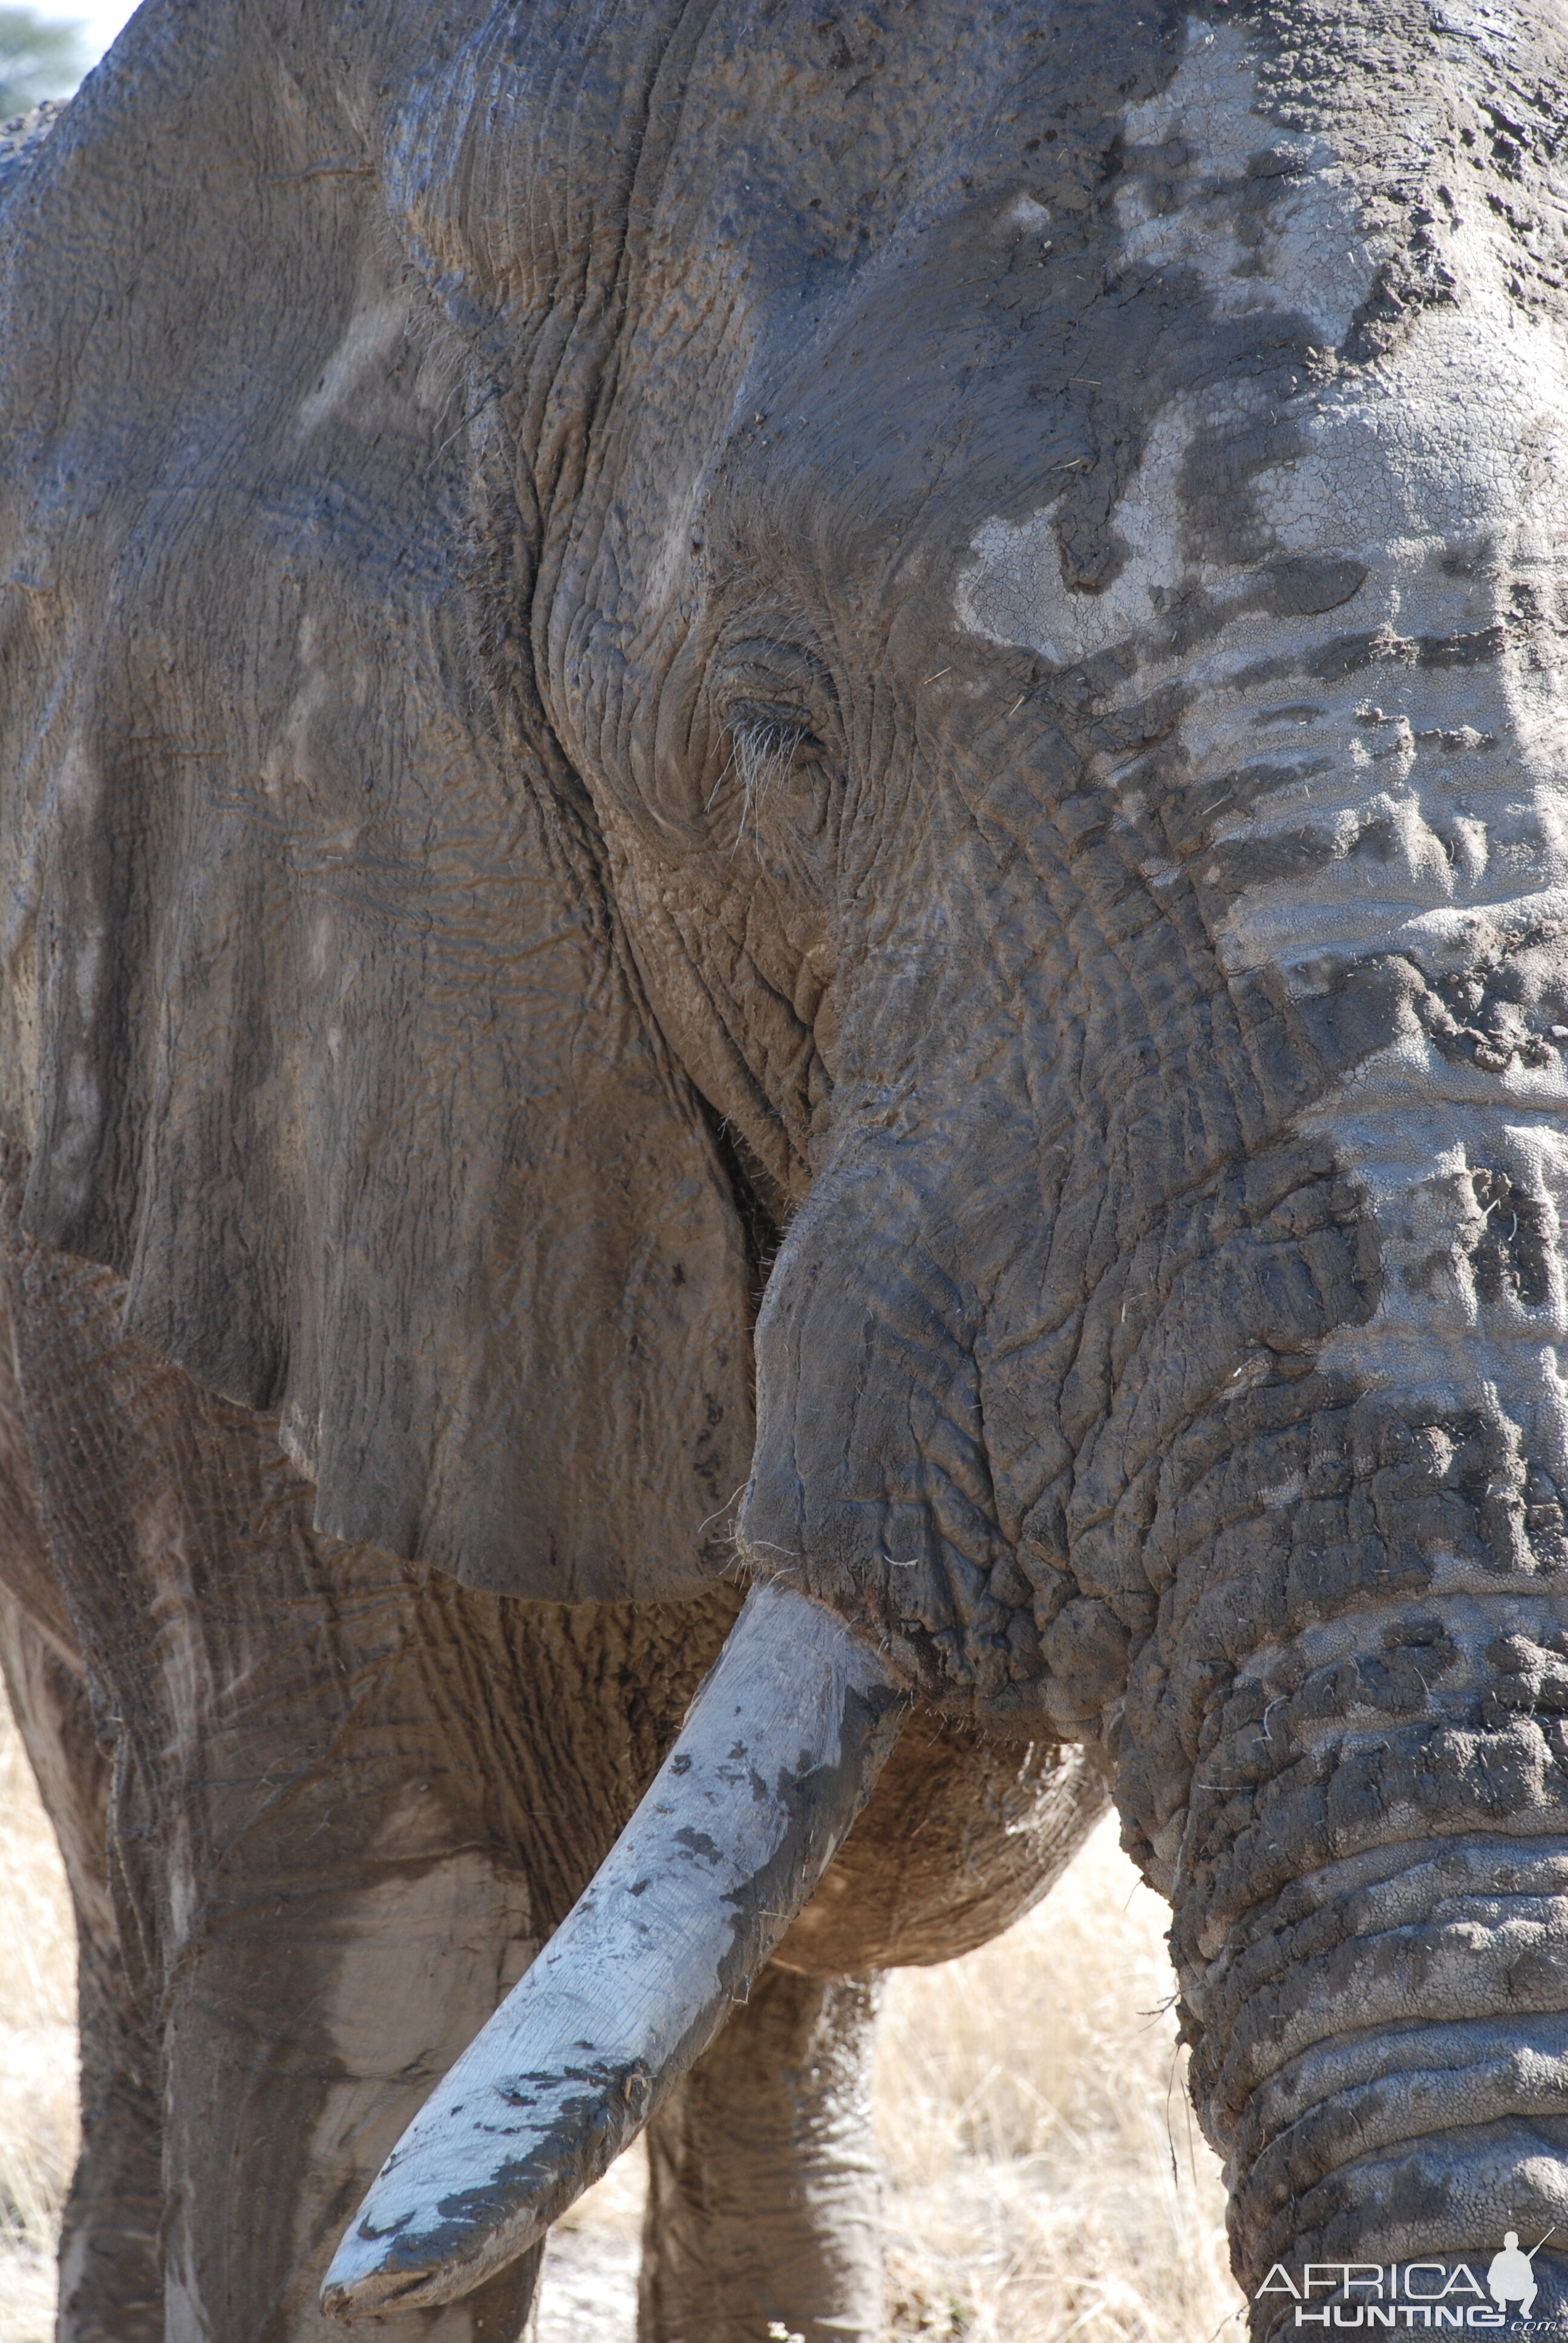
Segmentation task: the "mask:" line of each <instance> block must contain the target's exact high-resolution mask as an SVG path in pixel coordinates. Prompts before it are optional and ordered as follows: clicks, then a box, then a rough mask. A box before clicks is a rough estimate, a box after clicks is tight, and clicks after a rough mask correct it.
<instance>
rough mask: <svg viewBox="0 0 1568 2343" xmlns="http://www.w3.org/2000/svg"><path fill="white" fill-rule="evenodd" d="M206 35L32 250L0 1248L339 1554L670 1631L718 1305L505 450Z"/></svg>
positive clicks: (739, 1279)
mask: <svg viewBox="0 0 1568 2343" xmlns="http://www.w3.org/2000/svg"><path fill="white" fill-rule="evenodd" d="M193 22H194V20H193V19H191V17H190V15H189V12H188V11H186V12H175V11H172V10H171V11H167V12H160V11H158V10H156V9H154V10H148V11H144V16H143V18H141V19H138V23H137V26H136V28H133V32H132V34H131V35H127V36H126V42H123V43H122V45H121V51H120V52H117V53H116V65H117V72H116V73H112V74H110V75H107V76H95V82H94V85H93V86H92V87H91V88H90V89H89V91H88V92H87V93H86V95H85V97H84V98H83V99H80V100H78V101H77V104H76V106H75V107H73V108H72V110H71V113H70V115H69V116H66V117H65V120H64V121H63V122H62V123H61V124H60V125H59V126H57V127H56V129H55V131H54V132H53V133H52V134H51V136H50V137H49V139H48V140H47V141H46V142H45V146H44V148H43V150H42V152H41V155H40V158H39V160H38V161H37V163H36V164H35V165H34V166H33V167H32V170H31V172H30V175H29V177H28V180H27V183H26V185H25V186H24V187H23V188H22V190H21V191H20V193H19V194H18V195H16V196H14V197H13V198H12V201H11V205H10V213H11V223H10V224H11V226H12V227H13V229H14V231H15V240H14V244H13V258H12V262H11V266H10V270H9V275H8V280H7V282H6V285H5V290H4V294H3V296H0V314H3V316H4V325H3V329H0V330H3V341H4V349H5V356H4V357H3V358H0V366H3V367H4V375H5V379H4V381H3V383H0V398H3V401H4V404H3V407H0V412H5V414H7V415H8V416H9V417H11V418H12V425H11V436H12V447H11V454H10V457H9V459H8V462H7V465H6V467H5V475H6V478H5V488H4V491H3V493H4V498H5V507H6V510H5V516H4V533H5V547H4V552H3V556H0V575H4V576H5V578H7V579H8V580H9V581H10V583H11V584H12V585H13V586H14V587H15V588H16V589H17V590H15V591H14V592H12V593H10V594H8V595H7V596H6V597H5V606H6V607H5V640H4V644H3V646H0V658H3V659H4V664H5V670H6V673H5V690H6V707H7V709H8V713H7V715H6V717H5V729H4V737H3V740H0V749H3V753H4V759H5V770H4V780H3V784H0V787H3V799H0V854H3V856H4V866H5V867H4V887H5V904H6V907H7V919H6V925H5V955H6V979H5V980H6V986H7V991H8V996H9V998H8V1001H7V1003H6V1006H5V1012H4V1015H5V1024H4V1033H3V1050H0V1056H3V1059H4V1065H3V1075H4V1099H5V1113H6V1116H7V1118H8V1120H9V1121H10V1122H11V1125H12V1128H13V1129H14V1130H15V1131H18V1132H19V1133H23V1134H25V1135H26V1136H27V1138H28V1139H29V1141H30V1143H31V1147H32V1154H33V1173H32V1178H31V1182H30V1185H29V1189H28V1192H27V1198H26V1203H25V1212H24V1225H25V1228H26V1230H27V1231H28V1232H29V1233H31V1234H32V1235H34V1236H35V1237H37V1238H39V1239H40V1240H42V1241H43V1242H46V1243H48V1244H50V1245H54V1246H57V1247H60V1248H62V1249H64V1250H65V1251H68V1252H76V1253H80V1254H83V1255H85V1256H86V1257H87V1258H89V1259H91V1260H95V1261H98V1262H104V1263H106V1264H107V1265H109V1266H110V1267H112V1268H114V1269H116V1270H117V1271H118V1272H120V1273H121V1274H122V1275H124V1276H125V1277H126V1280H127V1282H128V1301H127V1305H126V1317H127V1324H128V1327H129V1328H130V1329H131V1330H132V1331H134V1332H136V1333H137V1334H139V1335H140V1336H141V1337H142V1338H143V1339H144V1340H146V1341H147V1342H152V1343H154V1344H156V1347H157V1348H158V1349H160V1350H161V1351H162V1352H164V1353H166V1355H167V1356H168V1357H170V1358H171V1359H173V1360H176V1361H177V1362H178V1363H180V1364H181V1365H182V1366H184V1367H185V1368H186V1369H187V1370H188V1371H189V1372H190V1373H192V1374H194V1375H196V1377H198V1378H199V1379H200V1380H202V1381H204V1382H206V1383H208V1384H210V1385H212V1386H214V1387H215V1388H216V1389H217V1390H218V1391H219V1392H221V1393H224V1394H226V1396H228V1397H230V1398H233V1399H236V1400H238V1401H241V1402H244V1403H246V1404H249V1405H252V1406H255V1407H258V1408H266V1409H276V1410H277V1411H278V1412H279V1413H280V1415H281V1418H282V1421H283V1425H284V1430H285V1436H286V1440H287V1441H288V1443H290V1446H291V1448H292V1450H293V1451H294V1453H296V1454H297V1458H298V1461H299V1462H300V1463H301V1464H302V1466H303V1468H304V1469H305V1470H307V1472H308V1473H311V1475H312V1476H313V1477H314V1478H315V1480H316V1482H317V1493H318V1504H317V1522H318V1525H319V1526H320V1527H321V1528H322V1529H323V1530H325V1531H327V1532H329V1533H330V1534H333V1535H335V1536H337V1537H341V1538H345V1539H364V1540H369V1541H372V1542H374V1543H376V1544H379V1545H382V1546H386V1547H388V1548H390V1549H391V1550H393V1551H394V1552H396V1553H397V1554H404V1555H407V1556H409V1557H411V1558H417V1559H422V1560H427V1561H429V1562H432V1563H435V1564H439V1565H441V1566H443V1567H445V1568H447V1569H448V1570H451V1571H453V1572H455V1573H456V1574H457V1575H458V1576H460V1577H462V1578H464V1579H465V1580H467V1582H468V1583H469V1584H472V1585H478V1586H484V1587H488V1588H492V1589H496V1590H498V1591H503V1592H506V1593H510V1594H523V1595H528V1596H534V1597H540V1598H548V1599H573V1600H576V1599H586V1598H598V1599H606V1600H611V1599H626V1598H633V1597H636V1598H648V1597H653V1596H663V1595H673V1594H684V1593H689V1592H691V1591H693V1590H694V1589H695V1588H696V1587H697V1586H698V1585H699V1584H700V1583H702V1581H703V1579H704V1578H705V1577H706V1576H708V1575H710V1574H711V1571H712V1569H713V1568H714V1567H715V1566H717V1565H718V1564H719V1563H720V1562H721V1561H722V1558H723V1555H722V1552H721V1550H720V1548H719V1545H718V1543H717V1539H716V1536H715V1533H714V1529H713V1527H712V1526H711V1517H712V1516H714V1515H715V1514H717V1513H720V1512H721V1511H722V1509H723V1508H724V1507H725V1505H726V1503H727V1501H728V1500H729V1497H730V1496H731V1495H732V1494H733V1493H735V1491H736V1490H737V1487H738V1484H739V1483H741V1482H743V1481H744V1479H745V1477H746V1473H747V1471H748V1469H749V1456H750V1444H751V1424H750V1360H749V1308H748V1303H749V1266H748V1261H747V1256H746V1250H745V1244H744V1241H743V1236H742V1231H741V1227H740V1223H739V1216H738V1214H737V1212H736V1209H735V1205H734V1202H733V1199H732V1197H731V1194H730V1191H729V1185H728V1182H727V1181H726V1178H725V1175H724V1172H723V1169H722V1166H721V1164H720V1162H719V1158H718V1155H717V1152H716V1149H715V1145H714V1143H713V1141H712V1139H711V1137H710V1135H709V1131H708V1129H707V1126H706V1124H705V1122H704V1120H703V1114H702V1110H701V1107H700V1104H699V1101H698V1100H697V1098H696V1097H695V1095H694V1093H693V1092H692V1091H691V1088H690V1086H689V1083H688V1082H687V1081H686V1080H685V1078H684V1076H683V1074H682V1073H681V1071H680V1070H679V1069H678V1067H677V1066H676V1065H674V1064H673V1063H672V1062H671V1061H670V1060H669V1058H668V1053H667V1052H666V1051H665V1049H664V1047H663V1044H662V1042H661V1041H660V1038H659V1036H658V1032H657V1031H656V1030H655V1029H654V1027H653V1024H652V1022H651V1020H650V1018H649V1017H648V1013H647V1011H646V1008H645V1005H644V1002H643V1000H642V996H641V993H640V990H639V988H638V982H637V980H636V977H635V973H634V971H633V969H632V966H631V962H630V959H629V955H628V951H627V950H626V948H625V946H624V943H623V940H622V939H621V936H620V933H619V930H618V922H617V919H616V914H615V909H614V905H613V903H612V901H611V900H609V898H608V894H607V892H606V888H605V882H604V879H603V875H602V866H601V863H600V860H599V857H598V850H597V839H596V835H595V832H594V829H593V825H592V821H591V817H590V815H589V812H588V808H587V803H586V799H584V798H583V796H582V793H581V792H580V790H579V789H578V786H577V784H576V782H575V780H574V779H573V777H572V775H571V774H570V773H569V772H568V771H567V770H566V769H564V766H563V764H562V760H561V759H560V757H559V754H558V750H557V749H555V746H554V743H553V740H552V739H551V738H550V736H549V735H548V729H547V728H546V727H545V725H544V723H543V719H542V718H541V717H540V716H539V715H538V710H537V708H536V707H534V706H533V704H532V702H531V699H530V695H529V692H528V687H527V682H526V673H524V670H526V658H516V657H514V655H513V653H512V651H511V648H510V643H509V641H508V639H498V635H499V636H500V637H505V636H506V635H507V630H508V626H509V628H510V630H511V633H512V634H513V635H515V636H519V637H521V638H523V639H525V640H526V632H527V623H528V613H527V596H528V585H529V574H530V573H529V562H530V558H531V555H530V549H529V548H528V545H527V544H526V543H524V544H523V545H522V548H521V550H520V551H518V550H517V549H516V548H508V547H506V546H504V545H501V544H499V543H497V542H495V541H494V532H493V530H492V529H491V527H490V524H489V522H488V520H487V518H485V513H486V506H485V501H484V499H483V498H477V497H476V491H475V471H476V466H477V464H478V463H479V461H480V455H479V454H478V453H477V452H476V449H477V440H478V438H479V437H481V436H482V435H484V434H487V435H488V437H489V440H490V442H491V444H492V452H494V451H496V450H499V452H500V454H501V455H502V456H505V455H506V452H507V428H506V424H505V420H504V416H503V414H502V413H501V411H500V410H499V409H498V408H492V410H491V411H490V412H489V414H488V416H487V418H486V419H485V420H484V422H483V423H482V425H481V426H480V427H478V429H477V430H476V428H475V427H473V426H472V425H470V424H466V422H465V416H466V415H467V414H469V413H471V411H472V407H473V406H474V404H475V394H474V392H473V390H472V387H471V386H470V385H469V384H468V383H467V381H466V380H460V379H459V378H458V370H457V364H456V362H455V361H453V360H444V359H443V357H442V350H443V347H444V345H443V341H442V329H441V327H440V325H439V321H438V319H437V315H436V313H435V310H434V307H433V306H432V305H431V304H430V303H429V302H428V300H427V297H426V296H425V295H424V294H423V293H422V292H421V291H420V290H419V289H418V287H416V286H411V285H410V284H409V282H408V281H407V271H406V270H405V269H403V268H401V267H400V266H398V264H397V257H396V255H395V253H394V252H393V250H392V248H391V239H390V237H389V236H387V229H386V224H385V220H384V218H383V217H381V216H379V214H378V210H377V196H376V183H375V179H374V176H373V175H372V166H371V164H370V161H369V159H368V157H366V158H365V159H364V160H363V162H361V160H360V159H359V158H357V156H354V155H353V154H348V155H347V156H342V155H337V153H336V152H335V151H333V150H331V149H330V142H329V139H328V135H327V131H328V129H330V131H331V135H332V136H334V137H336V138H337V141H338V144H339V145H341V144H342V141H343V138H344V136H345V134H344V131H343V128H342V116H341V113H339V114H338V115H337V117H336V120H335V123H334V122H328V125H327V129H324V128H323V127H322V126H321V125H322V116H323V115H324V114H325V113H326V111H327V109H326V108H325V107H324V106H317V107H316V108H315V109H314V110H313V108H312V106H311V105H310V103H309V102H308V93H307V94H306V96H304V97H301V96H299V94H298V91H297V88H296V89H295V90H294V91H293V92H292V94H291V93H290V91H289V90H287V89H286V90H285V91H284V94H283V96H281V97H279V96H271V97H269V98H268V99H267V101H266V104H262V103H261V102H260V100H259V98H258V95H257V94H258V92H261V91H264V90H266V89H271V88H273V87H274V85H276V82H277V78H278V75H279V74H280V73H281V71H282V68H281V66H280V65H279V64H278V62H277V60H276V57H275V56H274V57H272V58H271V62H270V63H269V64H268V65H267V67H266V74H265V75H264V74H263V73H262V71H261V68H260V66H259V65H258V64H257V63H256V60H254V59H253V60H252V61H251V62H250V63H248V64H247V62H246V57H247V55H248V52H247V51H246V47H245V45H246V43H247V42H249V43H251V44H252V45H257V44H260V45H261V47H265V46H266V43H265V41H264V40H263V36H262V35H261V34H258V33H256V32H255V31H254V30H247V28H246V11H244V10H234V11H228V10H220V11H218V12H216V15H215V16H214V17H213V18H211V19H204V31H203V33H202V38H204V39H205V40H206V50H205V52H204V53H203V54H201V55H192V54H189V51H190V50H191V49H193V48H194V46H195V45H196V44H195V40H194V37H193V35H192V32H191V26H192V24H193ZM215 28H216V29H215ZM176 32H177V33H178V34H179V35H180V41H182V42H184V43H186V50H184V51H182V49H181V47H180V45H179V43H178V42H176V41H175V40H174V38H173V35H174V34H175V33H176ZM257 54H258V55H259V54H260V51H259V48H258V51H257ZM268 54H269V55H270V52H269V53H268ZM300 69H301V70H302V71H304V70H308V69H309V68H308V67H307V66H301V68H300ZM285 79H286V76H285ZM150 153H156V156H157V177H156V190H157V194H156V204H149V203H147V202H146V200H143V199H139V198H138V199H135V200H133V199H132V196H130V195H127V193H126V190H127V188H129V189H131V190H133V191H135V190H136V189H138V188H140V189H141V190H142V192H143V196H145V192H146V182H145V179H144V178H143V177H141V176H138V175H139V174H141V173H145V171H146V168H147V167H148V166H146V162H145V159H144V158H145V157H146V156H147V155H148V154H150ZM236 155H237V156H239V157H240V159H241V161H242V162H243V165H244V167H243V169H236V167H234V157H235V156H236ZM324 155H325V156H327V161H326V162H325V163H324V162H323V159H322V158H323V156H324ZM62 252H68V253H69V254H70V256H71V262H72V268H71V272H69V273H68V275H63V273H62V269H61V266H60V255H61V254H62ZM489 509H490V510H493V509H494V506H493V504H492V505H491V506H490V508H489ZM509 510H510V515H511V526H512V528H513V529H514V531H517V530H519V529H520V528H521V524H520V523H519V522H518V513H517V504H516V498H515V496H514V497H513V498H510V500H509ZM480 571H483V572H485V573H486V575H485V578H484V591H483V593H480V592H479V590H478V588H477V586H476V582H475V579H476V575H477V573H478V572H480ZM481 610H482V611H485V612H487V613H488V614H489V624H490V632H489V634H488V636H483V628H482V627H481V626H480V625H479V624H477V621H476V618H475V613H476V612H477V611H481ZM482 637H483V639H481V638H482ZM508 658H513V663H514V665H515V666H516V668H517V669H518V672H519V674H520V675H522V677H523V679H522V680H519V681H517V682H516V683H515V684H514V686H513V687H512V688H511V689H509V690H505V691H502V690H498V689H495V688H494V684H493V679H494V677H495V675H496V674H497V673H498V672H501V671H503V670H504V669H505V668H506V666H507V662H508ZM705 1540H706V1541H707V1543H706V1544H705Z"/></svg>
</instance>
